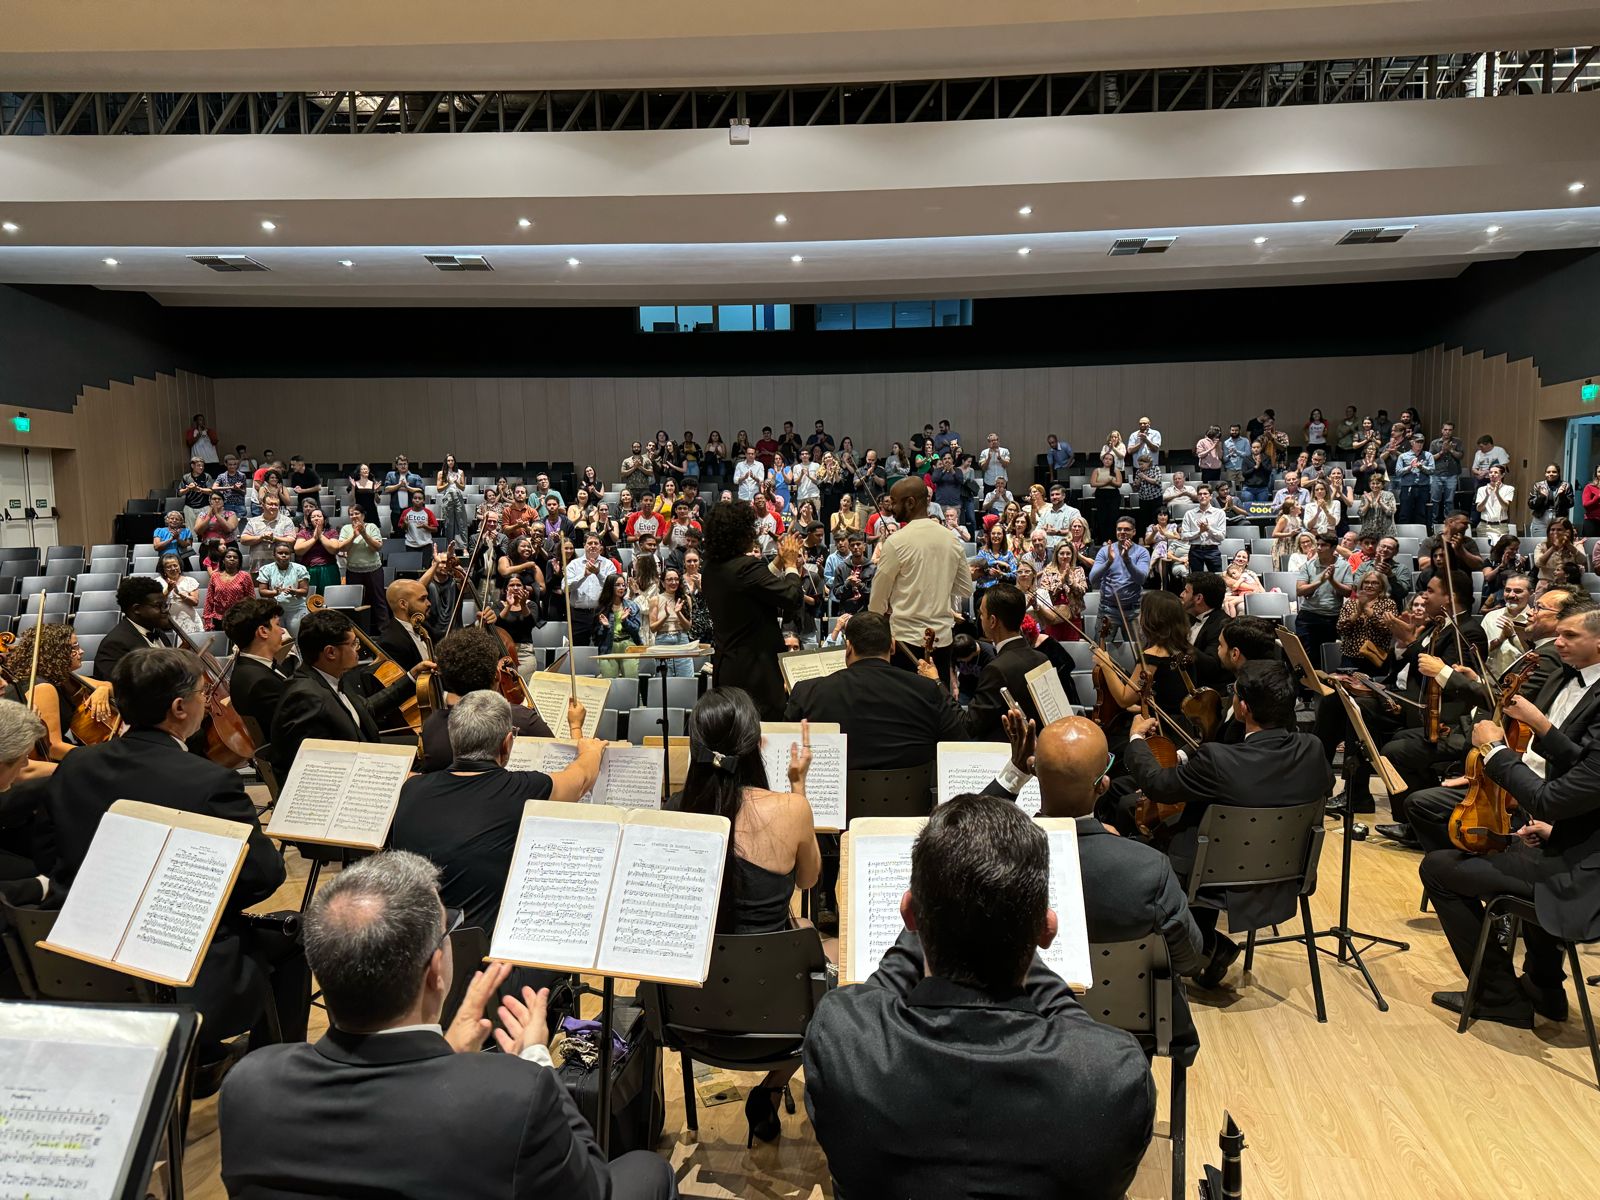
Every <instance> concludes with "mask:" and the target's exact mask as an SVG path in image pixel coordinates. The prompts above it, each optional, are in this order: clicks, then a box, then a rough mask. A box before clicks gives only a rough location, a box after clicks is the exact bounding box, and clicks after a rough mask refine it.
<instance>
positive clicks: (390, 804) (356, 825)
mask: <svg viewBox="0 0 1600 1200" xmlns="http://www.w3.org/2000/svg"><path fill="white" fill-rule="evenodd" d="M416 757H417V748H416V747H415V746H390V745H386V744H384V743H382V742H339V741H332V740H329V739H323V738H308V739H307V740H306V741H305V742H303V743H301V745H300V751H299V753H297V754H296V755H295V756H294V766H292V767H290V768H289V778H288V779H286V780H284V783H283V789H282V791H280V792H279V794H278V802H277V804H275V805H274V806H273V809H272V820H271V821H270V822H268V824H267V830H266V832H267V836H268V837H274V838H278V839H279V840H281V841H291V842H321V843H325V844H328V845H333V846H355V847H358V848H360V849H363V850H381V849H383V844H384V842H385V841H387V840H388V838H389V825H390V823H391V822H393V820H394V810H395V805H397V804H399V803H400V788H401V786H402V785H403V784H404V783H405V781H406V775H407V774H408V773H409V772H410V770H411V764H412V762H413V761H415V759H416Z"/></svg>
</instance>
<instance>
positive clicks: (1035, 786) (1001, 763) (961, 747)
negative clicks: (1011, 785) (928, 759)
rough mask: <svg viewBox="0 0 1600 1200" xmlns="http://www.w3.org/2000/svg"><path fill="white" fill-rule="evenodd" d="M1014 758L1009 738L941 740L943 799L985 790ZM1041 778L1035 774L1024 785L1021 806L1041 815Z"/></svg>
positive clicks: (940, 790)
mask: <svg viewBox="0 0 1600 1200" xmlns="http://www.w3.org/2000/svg"><path fill="white" fill-rule="evenodd" d="M1010 759H1011V747H1010V746H1008V745H1007V744H1006V743H1005V742H940V743H939V750H938V764H937V777H938V791H939V803H940V804H944V803H946V802H947V801H949V800H950V799H951V798H952V797H955V796H965V795H966V794H967V793H968V792H982V791H983V789H984V788H986V787H988V786H989V785H990V784H991V783H993V782H994V778H995V776H996V775H998V774H1000V772H1001V770H1002V769H1003V768H1004V767H1005V765H1006V763H1007V762H1009V761H1010ZM1039 805H1040V800H1039V781H1038V779H1036V778H1035V777H1033V776H1031V775H1030V776H1029V777H1028V782H1027V783H1025V784H1024V785H1023V787H1022V794H1021V795H1019V796H1018V797H1017V807H1018V808H1020V809H1021V810H1022V811H1023V812H1024V813H1026V814H1027V815H1028V816H1030V817H1036V816H1038V815H1039Z"/></svg>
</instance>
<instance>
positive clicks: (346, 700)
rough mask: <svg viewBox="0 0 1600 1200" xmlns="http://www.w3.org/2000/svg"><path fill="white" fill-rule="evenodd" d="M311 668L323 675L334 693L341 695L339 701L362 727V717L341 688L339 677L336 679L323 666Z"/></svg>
mask: <svg viewBox="0 0 1600 1200" xmlns="http://www.w3.org/2000/svg"><path fill="white" fill-rule="evenodd" d="M311 669H312V670H313V671H315V672H316V673H317V674H318V675H321V676H322V681H323V682H324V683H326V684H327V685H328V686H329V687H331V688H332V689H333V694H334V695H335V696H337V697H339V703H340V704H342V705H344V709H345V711H346V712H347V713H349V714H350V719H351V720H352V721H354V722H355V723H356V728H357V729H360V728H361V717H360V716H359V715H358V714H357V713H356V706H355V705H354V704H351V703H350V697H349V696H346V695H345V694H344V692H343V691H342V690H341V689H340V687H339V681H338V680H337V679H335V678H334V677H333V676H332V675H329V674H328V673H327V672H326V671H324V670H323V669H322V668H321V667H312V668H311Z"/></svg>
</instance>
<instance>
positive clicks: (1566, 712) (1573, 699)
mask: <svg viewBox="0 0 1600 1200" xmlns="http://www.w3.org/2000/svg"><path fill="white" fill-rule="evenodd" d="M1596 680H1600V663H1590V664H1589V665H1588V666H1587V667H1584V668H1583V669H1582V670H1580V671H1579V672H1578V674H1577V675H1576V676H1575V677H1574V678H1572V679H1570V680H1568V681H1567V686H1566V687H1564V688H1562V689H1561V690H1560V691H1559V692H1557V693H1556V697H1555V699H1554V700H1552V701H1551V702H1550V711H1549V712H1548V713H1546V714H1545V715H1546V716H1547V717H1549V718H1550V724H1551V725H1552V726H1553V727H1554V728H1556V729H1560V728H1561V722H1563V721H1565V720H1566V719H1567V718H1568V717H1569V716H1571V715H1572V710H1573V709H1575V708H1577V707H1578V704H1579V702H1581V701H1582V700H1583V698H1584V696H1585V695H1586V694H1587V693H1588V691H1589V689H1590V688H1592V687H1593V686H1594V685H1595V681H1596ZM1498 753H1499V750H1498V749H1496V750H1495V751H1493V752H1491V753H1490V755H1489V757H1490V758H1493V757H1494V756H1495V754H1498ZM1522 761H1523V762H1524V763H1525V764H1526V765H1527V767H1528V769H1529V770H1530V771H1532V772H1533V773H1534V774H1535V775H1537V776H1538V777H1539V778H1540V779H1543V778H1544V769H1545V760H1544V755H1542V754H1540V753H1539V752H1538V751H1536V750H1535V749H1534V748H1533V747H1532V746H1529V747H1528V751H1527V753H1526V754H1524V755H1523V756H1522Z"/></svg>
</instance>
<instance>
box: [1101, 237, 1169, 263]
mask: <svg viewBox="0 0 1600 1200" xmlns="http://www.w3.org/2000/svg"><path fill="white" fill-rule="evenodd" d="M1177 240H1178V239H1177V238H1175V237H1136V238H1118V239H1117V240H1116V241H1114V242H1112V243H1111V251H1110V257H1111V258H1121V257H1122V256H1123V255H1125V254H1165V253H1166V252H1167V248H1168V247H1170V246H1171V245H1172V243H1173V242H1175V241H1177Z"/></svg>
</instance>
